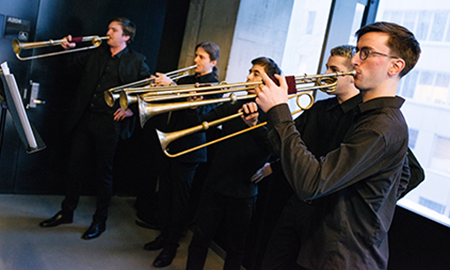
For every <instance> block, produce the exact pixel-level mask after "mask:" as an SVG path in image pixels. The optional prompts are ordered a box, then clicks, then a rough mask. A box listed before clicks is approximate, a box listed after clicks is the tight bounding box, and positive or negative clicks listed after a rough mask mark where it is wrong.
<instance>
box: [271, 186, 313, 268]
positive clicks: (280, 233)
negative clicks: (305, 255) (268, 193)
mask: <svg viewBox="0 0 450 270" xmlns="http://www.w3.org/2000/svg"><path fill="white" fill-rule="evenodd" d="M313 211H314V206H313V205H310V204H308V203H306V202H304V201H302V200H300V199H298V198H297V197H296V196H295V195H294V196H293V197H292V198H291V200H290V201H289V202H288V203H287V205H286V207H285V208H284V210H283V212H282V214H281V216H280V219H279V220H278V222H277V225H276V226H275V228H274V230H273V232H272V236H271V238H270V241H269V244H268V246H267V251H266V254H265V257H264V260H263V264H262V269H263V270H269V269H270V270H304V269H305V268H303V267H301V266H299V265H298V264H297V257H298V254H299V252H300V248H301V238H302V233H303V228H304V226H305V222H307V221H308V218H309V217H310V216H311V213H312V212H313ZM305 270H306V269H305Z"/></svg>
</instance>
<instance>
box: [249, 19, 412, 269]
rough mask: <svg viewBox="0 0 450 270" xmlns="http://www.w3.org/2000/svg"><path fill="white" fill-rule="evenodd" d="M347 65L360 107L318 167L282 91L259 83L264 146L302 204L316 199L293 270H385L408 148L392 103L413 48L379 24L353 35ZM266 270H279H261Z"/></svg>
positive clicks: (404, 33) (395, 29)
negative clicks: (275, 158) (353, 45)
mask: <svg viewBox="0 0 450 270" xmlns="http://www.w3.org/2000/svg"><path fill="white" fill-rule="evenodd" d="M356 35H357V38H358V43H357V47H356V54H355V55H354V56H353V58H352V64H353V66H354V67H355V70H356V75H355V81H354V82H355V86H356V87H357V88H358V89H359V90H360V91H361V93H362V97H363V103H361V104H360V105H359V108H358V110H356V113H355V115H354V120H353V123H354V124H353V125H352V126H351V128H350V130H349V132H348V134H347V135H346V136H345V138H344V141H343V143H342V144H341V145H340V147H339V148H337V149H335V150H333V151H331V152H329V153H328V154H326V155H325V156H323V157H321V158H319V159H316V158H314V156H313V155H312V154H311V153H310V152H309V151H308V149H307V148H306V146H305V145H304V143H303V141H302V139H301V134H299V133H298V131H297V130H296V128H295V125H294V122H293V121H292V117H291V115H290V112H289V108H288V106H287V94H286V93H287V85H286V81H285V79H284V77H282V76H279V77H277V78H278V79H279V81H280V86H279V87H278V86H276V85H275V84H274V83H273V82H272V81H271V80H270V79H268V77H267V76H265V75H263V79H264V82H265V86H263V87H261V88H260V89H257V94H258V97H257V99H256V102H257V103H258V105H259V106H260V107H261V108H262V110H263V111H265V112H267V117H268V122H269V126H268V128H269V139H270V140H271V142H272V146H273V148H274V151H275V153H276V154H277V155H278V156H280V158H281V163H282V166H283V170H284V173H285V175H286V177H287V179H288V181H289V183H290V185H291V186H292V187H293V189H294V191H295V193H296V195H297V196H298V197H299V198H300V199H301V200H316V199H320V201H321V203H322V204H323V207H322V211H315V212H314V213H313V214H312V215H311V216H310V219H309V221H308V222H306V224H304V226H305V227H304V228H303V231H304V234H305V237H304V238H302V242H301V243H300V245H301V248H300V251H299V255H298V258H297V264H298V269H387V262H388V256H389V251H388V240H387V232H388V230H389V227H390V225H391V222H392V218H393V215H394V210H395V205H396V201H397V199H398V198H399V197H400V196H401V193H402V191H403V190H402V188H404V186H402V185H401V173H402V166H403V164H404V161H405V160H406V159H405V156H406V152H407V147H408V128H407V125H406V122H405V120H404V118H403V115H402V113H401V111H400V107H401V105H402V104H403V102H404V100H403V99H402V98H400V97H398V96H396V95H395V94H396V90H397V87H398V84H399V82H400V78H401V77H403V76H404V75H405V74H407V73H408V72H409V71H410V70H411V69H412V68H413V67H414V66H415V64H416V63H417V60H418V58H419V55H420V47H419V43H418V42H417V40H416V39H415V37H414V35H413V34H412V33H411V32H409V31H408V30H407V29H405V28H404V27H402V26H399V25H396V24H393V23H386V22H378V23H374V24H371V25H368V26H365V27H363V28H361V29H360V30H359V31H357V33H356ZM264 267H266V268H267V269H280V268H277V267H276V266H268V265H264Z"/></svg>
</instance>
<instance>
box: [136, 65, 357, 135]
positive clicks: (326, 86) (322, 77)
mask: <svg viewBox="0 0 450 270" xmlns="http://www.w3.org/2000/svg"><path fill="white" fill-rule="evenodd" d="M353 74H354V71H352V72H336V73H325V74H319V75H309V76H308V75H303V76H297V77H294V76H286V80H287V82H288V85H289V89H288V93H289V94H296V93H297V92H305V91H313V90H321V91H323V92H326V93H332V92H333V91H334V90H335V89H336V86H337V77H338V76H346V75H353ZM261 84H262V82H246V83H234V84H220V85H216V86H209V87H204V88H202V91H201V92H200V93H190V94H183V95H173V96H167V95H163V96H162V97H148V96H147V97H146V96H144V97H142V96H143V95H142V96H138V98H137V99H138V103H139V105H138V108H139V118H140V123H141V127H143V126H144V125H145V123H146V122H147V121H148V119H150V118H151V117H153V116H155V115H158V114H161V113H166V112H171V111H178V110H183V109H188V108H191V107H197V106H205V105H211V104H218V103H223V102H232V103H234V102H236V101H237V100H245V99H252V98H255V97H256V94H249V95H240V96H237V95H235V94H234V93H232V94H230V96H229V97H224V98H219V99H207V100H200V101H182V102H172V103H153V102H160V101H166V100H168V99H180V98H187V97H192V96H200V95H202V96H203V95H208V94H217V93H229V92H236V91H243V90H246V91H248V90H253V89H255V88H256V87H258V86H259V85H261ZM301 84H313V85H312V86H307V87H302V88H297V87H296V86H297V85H301ZM197 90H198V89H197V88H191V89H182V90H179V91H178V92H177V93H180V92H193V91H197ZM218 90H219V91H218Z"/></svg>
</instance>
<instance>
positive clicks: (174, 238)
mask: <svg viewBox="0 0 450 270" xmlns="http://www.w3.org/2000/svg"><path fill="white" fill-rule="evenodd" d="M165 165H166V166H167V167H166V168H164V170H163V172H162V173H161V178H160V181H159V191H158V199H159V200H158V206H159V210H158V214H157V215H158V223H159V225H160V227H161V235H162V236H163V237H164V238H165V239H166V243H165V245H166V246H177V247H178V242H179V241H180V238H181V236H182V235H183V232H184V230H185V229H186V227H187V223H188V222H189V217H190V215H189V198H190V192H191V186H192V181H193V179H194V174H195V170H196V168H197V166H198V163H184V162H178V161H177V160H176V159H170V160H169V161H168V162H165Z"/></svg>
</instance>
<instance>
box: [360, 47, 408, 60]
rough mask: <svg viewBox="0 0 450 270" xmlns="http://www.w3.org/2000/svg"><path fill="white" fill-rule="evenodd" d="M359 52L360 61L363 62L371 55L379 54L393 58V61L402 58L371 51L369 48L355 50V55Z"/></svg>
mask: <svg viewBox="0 0 450 270" xmlns="http://www.w3.org/2000/svg"><path fill="white" fill-rule="evenodd" d="M358 52H359V59H361V60H362V61H364V60H366V59H367V58H368V57H369V55H370V54H378V55H381V56H386V57H389V58H393V59H398V58H400V57H397V56H391V55H387V54H384V53H380V52H374V51H370V50H369V48H362V49H361V50H358V49H355V54H357V53H358Z"/></svg>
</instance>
